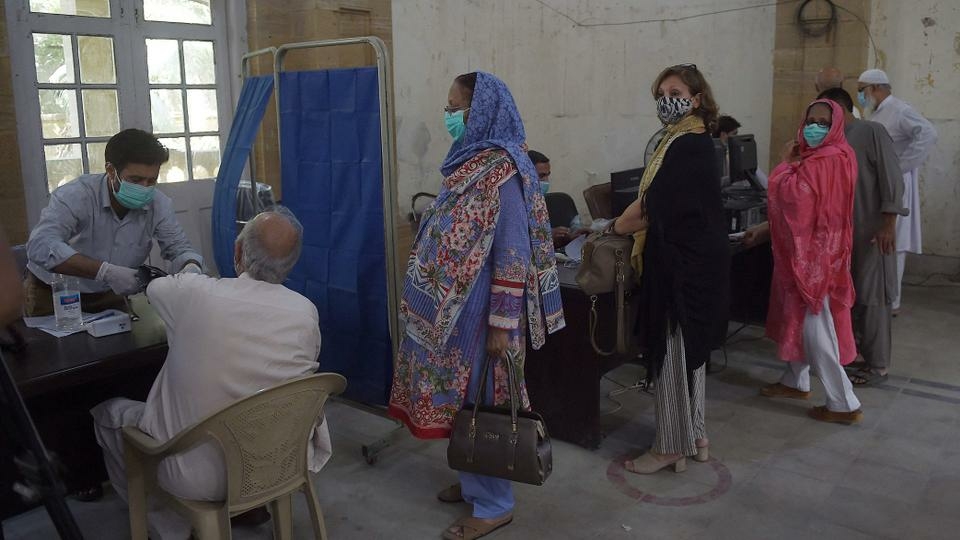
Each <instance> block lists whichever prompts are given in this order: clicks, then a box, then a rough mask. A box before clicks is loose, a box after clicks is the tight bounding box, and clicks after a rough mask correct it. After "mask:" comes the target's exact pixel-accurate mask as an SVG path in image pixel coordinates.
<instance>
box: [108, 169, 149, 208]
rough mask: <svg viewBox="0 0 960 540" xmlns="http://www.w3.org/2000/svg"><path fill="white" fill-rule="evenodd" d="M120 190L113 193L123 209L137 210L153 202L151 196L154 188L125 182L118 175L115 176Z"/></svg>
mask: <svg viewBox="0 0 960 540" xmlns="http://www.w3.org/2000/svg"><path fill="white" fill-rule="evenodd" d="M117 180H118V183H119V184H120V188H119V189H117V190H116V191H114V192H113V196H114V197H116V199H117V202H118V203H120V204H121V205H122V206H123V207H124V208H129V209H130V210H137V209H140V208H143V207H144V206H146V205H148V204H150V203H151V202H152V201H153V194H154V190H155V189H156V188H152V187H145V186H141V185H140V184H134V183H133V182H127V181H126V180H124V179H123V178H120V175H119V174H118V175H117Z"/></svg>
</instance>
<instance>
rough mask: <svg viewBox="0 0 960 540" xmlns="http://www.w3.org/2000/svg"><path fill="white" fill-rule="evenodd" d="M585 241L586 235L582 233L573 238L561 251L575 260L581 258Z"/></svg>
mask: <svg viewBox="0 0 960 540" xmlns="http://www.w3.org/2000/svg"><path fill="white" fill-rule="evenodd" d="M586 243H587V235H585V234H582V235H580V236H578V237H576V238H574V239H573V240H571V241H570V243H569V244H567V246H566V247H565V248H563V252H564V253H566V254H567V257H570V258H571V259H573V260H575V261H579V260H581V259H583V245H584V244H586Z"/></svg>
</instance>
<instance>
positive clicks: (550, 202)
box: [544, 193, 577, 227]
mask: <svg viewBox="0 0 960 540" xmlns="http://www.w3.org/2000/svg"><path fill="white" fill-rule="evenodd" d="M544 199H546V202H547V214H550V225H552V226H554V227H569V226H570V222H571V221H573V218H575V217H577V203H575V202H573V197H571V196H570V195H567V194H566V193H547V194H546V195H544Z"/></svg>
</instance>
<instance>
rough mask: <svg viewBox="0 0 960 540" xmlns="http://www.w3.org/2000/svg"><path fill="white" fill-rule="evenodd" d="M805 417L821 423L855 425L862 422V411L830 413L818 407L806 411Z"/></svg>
mask: <svg viewBox="0 0 960 540" xmlns="http://www.w3.org/2000/svg"><path fill="white" fill-rule="evenodd" d="M807 416H809V417H810V418H813V419H814V420H820V421H821V422H834V423H837V424H848V425H849V424H856V423H858V422H860V420H863V411H862V410H860V409H857V410H855V411H850V412H839V411H831V410H830V409H828V408H826V407H824V406H822V405H821V406H819V407H814V408H812V409H810V410H808V411H807Z"/></svg>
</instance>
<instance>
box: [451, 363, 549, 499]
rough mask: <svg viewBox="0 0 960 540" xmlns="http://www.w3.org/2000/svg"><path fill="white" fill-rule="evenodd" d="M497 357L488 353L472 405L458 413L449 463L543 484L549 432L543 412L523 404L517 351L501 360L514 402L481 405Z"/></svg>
mask: <svg viewBox="0 0 960 540" xmlns="http://www.w3.org/2000/svg"><path fill="white" fill-rule="evenodd" d="M495 361H496V360H491V358H490V356H487V358H486V360H484V362H483V369H482V370H481V375H480V381H481V384H480V385H479V387H478V389H477V393H476V395H475V396H474V400H473V401H474V403H473V405H472V406H470V405H465V406H464V408H463V409H461V410H460V412H458V413H457V416H456V417H455V418H454V421H453V432H452V433H451V434H450V445H449V446H447V463H448V464H449V465H450V468H451V469H454V470H457V471H464V472H469V473H474V474H482V475H484V476H493V477H496V478H504V479H506V480H512V481H514V482H523V483H524V484H533V485H535V486H539V485H542V484H543V483H544V482H545V481H546V480H547V477H548V476H550V473H551V472H552V471H553V451H552V449H551V446H550V435H548V434H547V426H546V424H545V423H544V422H543V418H542V417H541V416H540V415H539V414H537V413H535V412H533V411H524V410H520V407H519V404H520V387H519V384H518V383H517V375H516V372H515V371H514V370H515V369H517V366H518V362H517V361H516V353H514V352H508V353H507V358H506V359H505V360H503V361H504V362H506V363H507V366H506V367H507V378H508V381H509V383H508V384H509V386H510V407H509V408H505V407H491V406H486V405H481V403H483V401H484V395H485V394H486V386H487V385H486V380H487V373H488V372H489V371H490V369H489V368H490V364H491V363H493V362H495Z"/></svg>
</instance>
